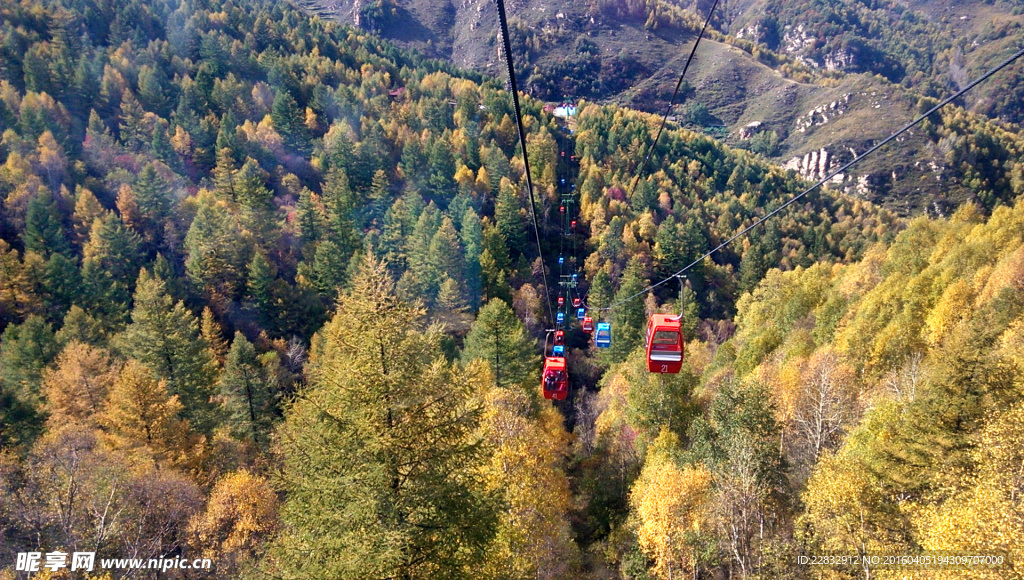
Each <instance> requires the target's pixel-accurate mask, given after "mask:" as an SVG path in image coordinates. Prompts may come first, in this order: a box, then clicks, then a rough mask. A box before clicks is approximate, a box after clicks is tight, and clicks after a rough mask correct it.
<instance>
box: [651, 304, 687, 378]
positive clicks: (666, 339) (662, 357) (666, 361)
mask: <svg viewBox="0 0 1024 580" xmlns="http://www.w3.org/2000/svg"><path fill="white" fill-rule="evenodd" d="M682 367H683V330H682V324H681V323H680V321H679V317H678V316H675V315H672V314H652V315H651V320H650V322H648V323H647V370H648V371H650V372H652V373H673V374H674V373H678V372H679V369H681V368H682Z"/></svg>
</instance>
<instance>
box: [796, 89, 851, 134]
mask: <svg viewBox="0 0 1024 580" xmlns="http://www.w3.org/2000/svg"><path fill="white" fill-rule="evenodd" d="M849 104H850V94H849V93H847V94H845V95H843V96H842V97H840V98H838V99H836V100H834V101H832V102H831V103H827V104H824V105H820V106H817V107H815V108H813V109H811V110H810V111H808V112H807V113H806V114H804V115H802V116H800V117H798V118H797V120H796V127H795V129H796V131H797V132H798V133H805V132H807V130H808V129H810V128H812V127H820V126H822V125H825V124H827V123H828V122H829V121H830V120H832V119H834V118H836V117H838V116H840V115H842V114H844V113H846V109H847V105H849Z"/></svg>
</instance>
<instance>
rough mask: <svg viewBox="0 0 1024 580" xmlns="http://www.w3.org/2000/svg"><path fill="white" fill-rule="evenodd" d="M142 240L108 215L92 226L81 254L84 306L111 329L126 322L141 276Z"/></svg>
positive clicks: (115, 216) (117, 219)
mask: <svg viewBox="0 0 1024 580" xmlns="http://www.w3.org/2000/svg"><path fill="white" fill-rule="evenodd" d="M139 246H140V240H139V237H138V236H137V235H136V234H135V232H133V231H131V230H129V229H128V228H126V227H125V225H124V222H122V221H121V218H119V217H117V215H115V214H114V213H112V212H108V213H107V214H106V215H104V216H103V217H102V218H100V219H97V220H96V221H95V222H93V225H92V229H91V230H90V233H89V241H88V243H86V244H85V247H84V248H83V250H82V254H83V258H82V285H83V290H84V297H83V298H84V300H83V302H84V304H86V305H87V306H88V308H87V310H88V311H89V313H90V314H92V315H93V316H95V317H96V318H98V319H100V320H101V321H103V323H104V324H106V325H108V327H113V326H116V325H119V324H121V323H123V322H124V319H125V316H126V315H127V314H128V304H129V302H130V301H131V295H132V291H133V289H134V286H135V279H136V277H137V276H138V272H139V263H140V255H139Z"/></svg>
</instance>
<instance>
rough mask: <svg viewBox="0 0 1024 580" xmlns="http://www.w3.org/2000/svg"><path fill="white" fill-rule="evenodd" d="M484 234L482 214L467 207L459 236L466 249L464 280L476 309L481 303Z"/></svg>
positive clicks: (471, 302) (467, 293) (468, 295)
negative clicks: (481, 262)
mask: <svg viewBox="0 0 1024 580" xmlns="http://www.w3.org/2000/svg"><path fill="white" fill-rule="evenodd" d="M483 235H484V234H483V227H482V224H481V223H480V216H478V215H477V213H476V212H475V211H473V208H469V209H467V210H466V213H465V214H464V215H463V216H462V223H461V229H460V230H459V238H460V239H461V240H462V246H463V247H464V248H465V249H466V274H465V277H464V280H465V286H466V295H467V297H468V298H469V305H470V307H471V308H473V309H476V307H477V306H478V305H479V304H480V295H481V273H480V253H481V251H482V250H483V241H484V240H483Z"/></svg>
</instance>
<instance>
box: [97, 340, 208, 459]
mask: <svg viewBox="0 0 1024 580" xmlns="http://www.w3.org/2000/svg"><path fill="white" fill-rule="evenodd" d="M181 412H182V404H181V402H180V401H179V400H178V397H177V395H171V394H170V393H169V392H168V390H167V383H166V381H164V380H162V379H157V378H156V376H155V375H154V374H153V372H152V371H151V370H150V369H148V368H146V367H145V366H143V365H142V364H141V363H139V362H137V361H134V360H129V361H128V363H127V364H125V366H124V367H123V368H122V369H121V371H120V372H119V373H118V375H117V379H116V380H115V381H114V384H113V385H112V387H111V389H110V395H109V397H108V398H107V403H106V405H105V407H104V410H103V413H102V415H101V417H100V424H101V425H102V426H103V427H104V428H105V430H106V431H105V433H106V437H107V439H108V440H109V442H110V444H111V446H112V447H114V448H115V449H118V450H123V451H124V452H125V453H128V454H132V455H135V456H139V457H148V458H150V459H151V460H152V461H154V462H155V463H156V465H158V466H178V465H184V464H187V463H190V462H194V461H196V460H197V459H198V457H197V456H196V453H197V451H198V449H197V445H199V444H201V441H200V440H197V439H196V438H195V436H194V435H193V433H192V431H191V429H190V427H189V425H188V422H187V421H184V420H182V419H180V418H179V415H180V414H181Z"/></svg>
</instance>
